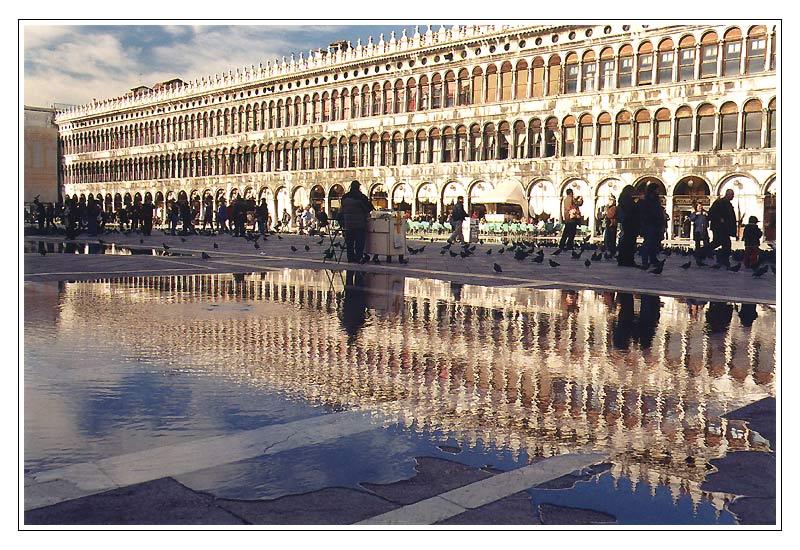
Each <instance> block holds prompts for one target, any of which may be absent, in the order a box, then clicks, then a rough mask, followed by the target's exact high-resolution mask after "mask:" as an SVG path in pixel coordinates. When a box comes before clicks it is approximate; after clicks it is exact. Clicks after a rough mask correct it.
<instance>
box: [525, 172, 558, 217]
mask: <svg viewBox="0 0 800 550" xmlns="http://www.w3.org/2000/svg"><path fill="white" fill-rule="evenodd" d="M560 205H561V199H560V198H559V197H558V192H557V191H556V187H555V185H553V183H552V182H550V181H548V180H539V181H537V182H535V183H533V184H532V185H531V186H530V188H529V189H528V209H529V211H530V213H531V217H533V218H534V219H535V220H542V221H544V222H550V221H552V222H557V221H559V220H560V218H561V215H560V214H559V211H560V210H561V206H560Z"/></svg>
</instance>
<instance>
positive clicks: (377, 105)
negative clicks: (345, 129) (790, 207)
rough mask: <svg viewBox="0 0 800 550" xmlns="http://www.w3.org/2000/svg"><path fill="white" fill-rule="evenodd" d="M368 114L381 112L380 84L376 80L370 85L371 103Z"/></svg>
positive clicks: (374, 114)
mask: <svg viewBox="0 0 800 550" xmlns="http://www.w3.org/2000/svg"><path fill="white" fill-rule="evenodd" d="M369 114H370V115H372V116H376V115H380V114H381V85H380V84H378V83H377V82H376V83H375V84H373V85H372V105H371V106H370V111H369Z"/></svg>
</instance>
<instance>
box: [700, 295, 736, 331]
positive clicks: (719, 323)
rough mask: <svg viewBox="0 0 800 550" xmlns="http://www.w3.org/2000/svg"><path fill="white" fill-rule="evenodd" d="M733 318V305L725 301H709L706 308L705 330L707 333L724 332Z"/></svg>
mask: <svg viewBox="0 0 800 550" xmlns="http://www.w3.org/2000/svg"><path fill="white" fill-rule="evenodd" d="M732 318H733V306H732V305H731V304H728V303H725V302H710V303H709V304H708V309H706V330H708V332H709V334H717V333H720V332H725V331H727V330H728V327H729V326H730V324H731V319H732Z"/></svg>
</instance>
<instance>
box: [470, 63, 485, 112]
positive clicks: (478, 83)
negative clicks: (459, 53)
mask: <svg viewBox="0 0 800 550" xmlns="http://www.w3.org/2000/svg"><path fill="white" fill-rule="evenodd" d="M472 103H473V104H474V105H480V104H482V103H483V69H481V68H480V67H475V68H474V69H472Z"/></svg>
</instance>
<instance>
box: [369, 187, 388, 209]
mask: <svg viewBox="0 0 800 550" xmlns="http://www.w3.org/2000/svg"><path fill="white" fill-rule="evenodd" d="M369 200H370V201H372V205H373V206H374V207H375V208H376V209H377V210H381V209H387V208H389V195H388V194H387V193H386V188H385V187H384V186H383V184H382V183H376V184H375V185H373V186H372V189H371V190H370V192H369Z"/></svg>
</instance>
